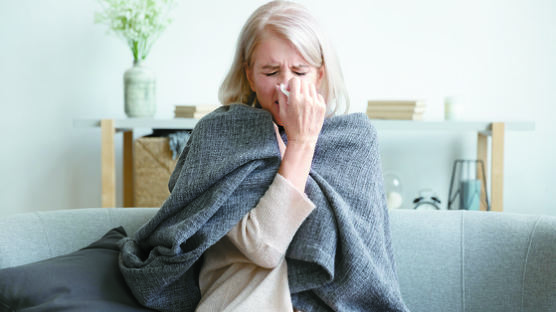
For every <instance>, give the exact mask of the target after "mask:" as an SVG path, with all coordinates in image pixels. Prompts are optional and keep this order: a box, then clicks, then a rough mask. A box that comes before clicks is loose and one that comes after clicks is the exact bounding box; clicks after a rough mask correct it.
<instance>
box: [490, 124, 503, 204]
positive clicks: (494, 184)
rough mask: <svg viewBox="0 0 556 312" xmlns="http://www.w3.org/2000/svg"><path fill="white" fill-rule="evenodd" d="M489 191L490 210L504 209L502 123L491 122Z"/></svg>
mask: <svg viewBox="0 0 556 312" xmlns="http://www.w3.org/2000/svg"><path fill="white" fill-rule="evenodd" d="M491 153H492V156H491V157H492V159H491V162H492V164H491V166H492V169H491V182H490V183H491V187H490V188H491V190H492V191H491V193H492V196H491V198H492V204H491V206H492V210H493V211H503V210H504V123H503V122H495V123H493V124H492V142H491Z"/></svg>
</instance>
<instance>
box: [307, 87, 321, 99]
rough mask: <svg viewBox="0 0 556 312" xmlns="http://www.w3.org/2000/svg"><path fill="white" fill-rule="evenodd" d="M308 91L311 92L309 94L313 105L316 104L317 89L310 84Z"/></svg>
mask: <svg viewBox="0 0 556 312" xmlns="http://www.w3.org/2000/svg"><path fill="white" fill-rule="evenodd" d="M309 89H310V90H311V92H310V95H311V98H312V99H313V101H314V102H315V103H318V102H319V98H318V97H317V89H316V88H315V85H314V84H311V86H310V87H309Z"/></svg>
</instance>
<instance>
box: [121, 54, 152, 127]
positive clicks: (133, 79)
mask: <svg viewBox="0 0 556 312" xmlns="http://www.w3.org/2000/svg"><path fill="white" fill-rule="evenodd" d="M155 89H156V78H155V74H154V71H152V70H151V69H150V68H149V67H147V66H145V65H144V63H143V62H142V61H135V62H134V63H133V67H131V68H130V69H128V70H127V71H126V72H125V73H124V102H125V114H126V115H127V117H132V118H135V117H153V116H154V114H155V113H156V92H155V91H156V90H155Z"/></svg>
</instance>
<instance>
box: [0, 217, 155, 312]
mask: <svg viewBox="0 0 556 312" xmlns="http://www.w3.org/2000/svg"><path fill="white" fill-rule="evenodd" d="M126 236H127V235H126V232H125V230H124V229H123V228H122V227H118V228H115V229H112V230H110V231H109V232H108V233H106V235H104V236H103V237H102V238H101V239H99V240H98V241H96V242H94V243H92V244H91V245H89V246H87V247H85V248H83V249H81V250H78V251H76V252H73V253H70V254H68V255H64V256H59V257H55V258H51V259H47V260H43V261H40V262H36V263H31V264H26V265H22V266H17V267H12V268H6V269H2V270H0V312H7V311H10V312H11V311H26V312H31V311H41V312H44V311H62V310H63V311H123V312H125V311H152V310H150V309H147V308H145V307H143V306H141V305H140V304H139V303H138V302H137V301H136V300H135V298H134V297H133V294H132V293H131V291H130V290H129V288H128V287H127V285H126V283H125V281H124V279H123V276H122V274H121V273H120V270H119V268H118V256H119V249H118V244H117V243H118V241H119V240H120V239H122V238H124V237H126Z"/></svg>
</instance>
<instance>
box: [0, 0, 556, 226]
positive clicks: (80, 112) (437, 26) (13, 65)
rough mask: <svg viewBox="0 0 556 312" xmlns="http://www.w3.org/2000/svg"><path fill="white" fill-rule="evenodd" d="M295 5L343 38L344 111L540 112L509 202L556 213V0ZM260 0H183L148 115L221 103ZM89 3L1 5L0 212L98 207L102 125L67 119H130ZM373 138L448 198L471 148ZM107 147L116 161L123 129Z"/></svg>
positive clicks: (159, 55) (436, 139)
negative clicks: (455, 168)
mask: <svg viewBox="0 0 556 312" xmlns="http://www.w3.org/2000/svg"><path fill="white" fill-rule="evenodd" d="M300 2H302V3H304V4H305V5H307V6H308V7H309V8H310V9H311V10H312V11H313V12H314V14H315V15H316V16H317V17H318V18H319V19H320V20H321V22H322V23H323V24H324V26H325V28H326V29H327V30H328V32H329V34H330V35H331V37H332V39H333V42H334V43H335V45H336V47H337V50H338V54H339V56H340V59H341V61H342V65H343V68H344V75H345V78H346V81H347V84H348V88H349V91H350V94H351V98H352V111H354V112H357V111H358V112H362V111H364V110H365V107H366V101H367V99H369V98H385V97H398V98H399V97H422V98H425V99H426V100H427V101H428V106H429V107H428V111H427V115H426V117H427V119H440V118H442V115H443V108H442V98H443V97H444V96H447V95H453V94H459V95H461V96H462V98H464V99H465V103H466V107H465V114H464V115H465V117H466V118H467V119H469V120H499V121H515V120H527V121H534V122H535V123H536V130H535V131H534V132H508V133H507V135H506V141H505V143H506V152H505V178H504V186H505V194H504V201H505V210H506V211H510V212H519V213H539V214H550V215H556V204H554V200H553V197H552V196H551V195H552V194H551V191H552V188H553V187H554V180H555V177H556V165H555V161H554V159H555V158H556V157H555V156H556V147H555V145H556V144H555V142H556V140H555V139H554V137H555V136H556V126H555V125H554V121H555V120H556V118H555V117H554V116H556V108H555V107H556V105H555V104H556V88H554V87H553V86H554V85H555V83H556V2H554V1H552V0H533V1H528V0H505V1H503V0H491V1H481V0H469V1H445V0H420V1H416V0H391V1H363V0H360V1H356V0H346V1H342V2H341V4H340V3H339V2H337V1H318V0H306V1H300ZM262 3H264V1H254V0H251V1H223V0H220V1H195V2H193V1H184V2H182V4H181V5H180V7H179V8H178V10H177V11H176V20H175V22H174V23H173V24H172V25H171V26H170V28H169V29H168V30H167V31H166V32H165V33H164V34H163V35H162V37H161V38H160V40H159V41H158V42H157V43H156V44H155V46H154V48H153V50H152V53H151V55H150V56H149V57H148V62H149V64H150V65H151V67H152V68H153V69H155V70H156V72H157V77H158V78H157V79H158V80H157V84H158V89H157V93H158V94H157V96H158V112H157V117H160V118H167V117H171V116H172V110H173V106H174V105H175V104H185V103H187V104H198V103H202V104H206V103H217V96H216V93H217V89H218V86H219V84H220V82H221V80H222V78H223V76H224V74H225V72H226V71H227V69H228V66H229V64H230V61H231V58H232V54H233V50H234V47H235V41H236V38H237V35H238V33H239V30H240V28H241V26H242V24H243V22H244V21H245V19H246V18H247V17H248V16H249V14H250V13H251V12H252V11H253V10H254V9H255V8H256V7H257V6H258V5H260V4H262ZM98 8H99V6H98V3H97V2H95V1H93V0H87V1H69V0H62V1H61V0H57V1H54V0H43V1H31V0H19V1H14V0H12V1H2V2H0V99H1V101H0V105H1V106H0V107H1V109H2V113H1V114H0V116H1V117H0V118H1V119H0V129H1V131H2V134H3V140H2V141H3V142H2V144H0V146H1V149H2V152H1V154H0V200H1V203H2V206H1V208H0V215H2V214H12V213H16V212H25V211H32V210H47V209H63V208H83V207H98V206H100V156H99V153H100V131H99V129H92V128H91V129H76V128H73V125H72V122H73V119H74V118H103V117H104V118H107V117H113V118H123V117H125V116H124V113H123V104H122V101H123V92H122V75H123V72H124V71H125V70H126V69H127V68H128V67H130V66H131V61H132V57H131V54H130V53H129V51H128V49H127V47H126V45H125V44H124V43H123V42H121V41H119V39H117V38H116V37H115V36H112V35H107V34H106V27H105V26H104V25H98V24H94V23H93V15H94V12H95V11H97V10H98ZM380 138H381V142H380V144H381V150H382V154H383V163H384V169H385V170H387V171H395V172H396V173H397V174H398V175H399V176H400V177H401V178H402V182H403V185H404V193H405V195H406V197H407V198H413V197H414V196H416V195H417V191H418V190H419V189H421V188H425V187H430V188H433V189H434V190H436V191H437V192H438V193H439V195H440V197H441V198H442V199H443V200H445V199H446V195H447V194H446V193H447V191H448V183H449V178H450V171H451V166H452V161H453V160H454V159H456V158H472V157H474V156H475V147H474V145H475V135H474V134H473V133H468V134H460V135H454V134H446V133H430V132H423V133H419V134H415V133H396V132H386V133H381V135H380ZM116 143H117V144H118V149H117V156H118V162H117V165H118V166H119V168H121V160H120V156H121V148H120V143H121V134H118V135H117V141H116ZM120 181H121V177H120V176H118V183H120ZM120 194H121V192H120ZM118 202H119V203H121V195H120V197H119V199H118Z"/></svg>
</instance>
